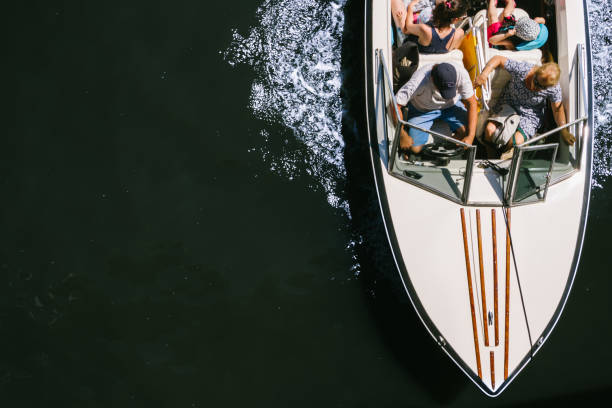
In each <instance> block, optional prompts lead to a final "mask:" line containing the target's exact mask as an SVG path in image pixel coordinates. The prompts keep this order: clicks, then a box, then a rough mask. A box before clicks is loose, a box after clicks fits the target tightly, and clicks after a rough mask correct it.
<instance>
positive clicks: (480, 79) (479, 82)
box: [474, 73, 488, 88]
mask: <svg viewBox="0 0 612 408" xmlns="http://www.w3.org/2000/svg"><path fill="white" fill-rule="evenodd" d="M487 77H488V75H485V74H484V73H480V74H479V75H478V76H477V77H476V78H474V88H478V87H479V86H483V85H484V84H486V83H487Z"/></svg>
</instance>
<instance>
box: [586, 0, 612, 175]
mask: <svg viewBox="0 0 612 408" xmlns="http://www.w3.org/2000/svg"><path fill="white" fill-rule="evenodd" d="M589 23H590V27H591V47H592V48H591V53H592V57H593V60H592V63H593V92H594V95H593V99H594V101H593V102H594V110H595V117H594V122H595V151H594V163H593V185H594V186H596V187H601V186H602V184H603V182H604V181H605V180H606V179H607V178H608V177H610V176H611V175H612V120H611V118H612V87H610V83H612V71H610V62H611V61H612V58H611V57H610V55H611V54H612V4H611V3H610V0H590V1H589Z"/></svg>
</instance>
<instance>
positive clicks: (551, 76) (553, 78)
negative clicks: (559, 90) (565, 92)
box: [535, 62, 561, 87]
mask: <svg viewBox="0 0 612 408" xmlns="http://www.w3.org/2000/svg"><path fill="white" fill-rule="evenodd" d="M535 75H537V76H538V82H540V83H541V84H542V85H543V86H546V87H549V86H554V85H556V84H557V83H558V82H559V78H560V77H561V68H559V65H557V64H556V63H554V62H547V63H545V64H542V66H541V67H538V69H536V72H535ZM540 79H541V81H540Z"/></svg>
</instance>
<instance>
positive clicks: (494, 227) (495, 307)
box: [491, 209, 499, 346]
mask: <svg viewBox="0 0 612 408" xmlns="http://www.w3.org/2000/svg"><path fill="white" fill-rule="evenodd" d="M491 229H492V235H493V315H494V316H493V317H494V318H495V345H496V346H499V318H498V316H497V312H498V296H497V292H498V281H497V279H498V278H497V225H496V223H495V210H494V209H492V210H491Z"/></svg>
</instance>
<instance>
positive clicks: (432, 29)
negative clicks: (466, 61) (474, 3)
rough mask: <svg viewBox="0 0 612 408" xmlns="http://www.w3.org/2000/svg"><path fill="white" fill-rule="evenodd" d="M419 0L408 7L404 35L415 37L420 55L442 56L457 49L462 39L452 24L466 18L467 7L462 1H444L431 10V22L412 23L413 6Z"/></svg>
mask: <svg viewBox="0 0 612 408" xmlns="http://www.w3.org/2000/svg"><path fill="white" fill-rule="evenodd" d="M418 2H419V0H412V1H411V2H410V4H409V5H408V9H407V13H406V20H405V25H404V30H403V32H404V34H412V35H414V36H415V37H416V42H417V44H418V46H419V52H420V53H422V54H443V53H446V52H448V51H450V50H454V49H456V48H458V47H459V45H460V44H461V41H462V40H463V37H464V34H465V33H464V32H463V30H462V29H460V28H457V29H455V28H453V27H452V26H451V25H452V24H457V23H459V22H460V21H461V20H462V19H463V18H465V16H466V10H467V6H466V4H465V1H464V0H446V1H442V2H440V3H438V4H437V5H436V7H435V8H434V10H433V16H432V21H430V22H428V23H427V24H415V23H414V21H413V20H414V6H415V5H416V4H417V3H418Z"/></svg>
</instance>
